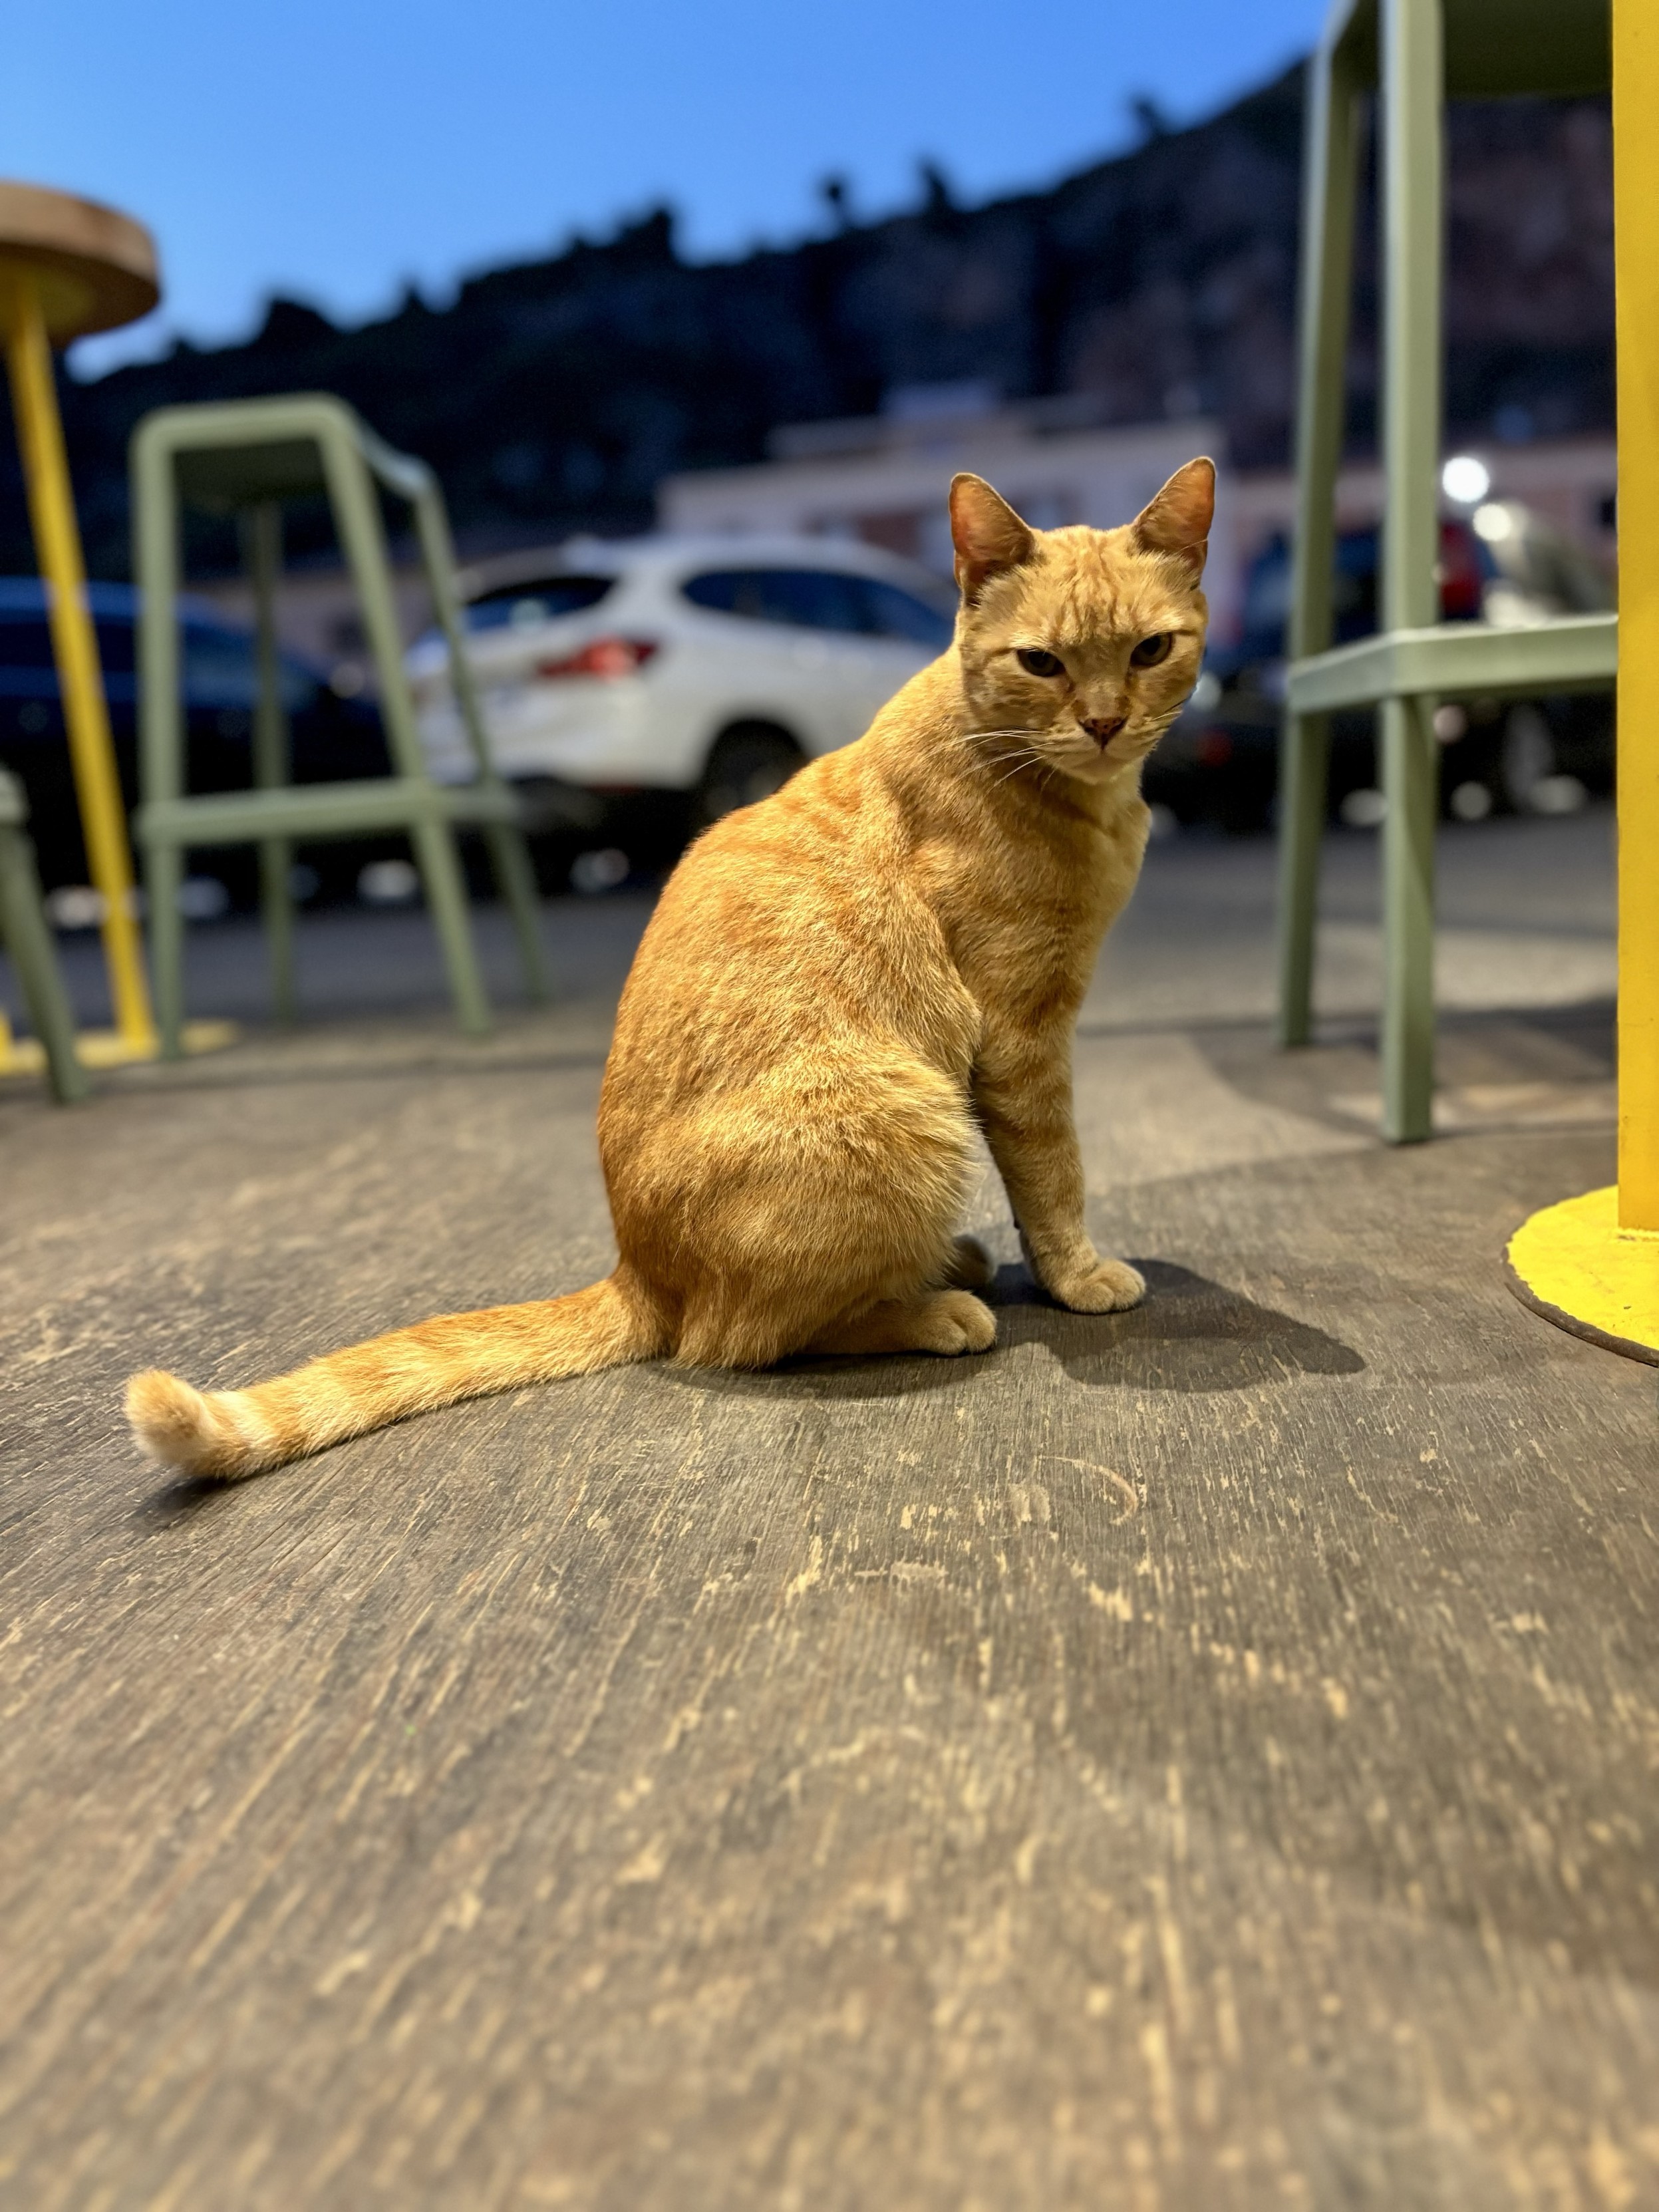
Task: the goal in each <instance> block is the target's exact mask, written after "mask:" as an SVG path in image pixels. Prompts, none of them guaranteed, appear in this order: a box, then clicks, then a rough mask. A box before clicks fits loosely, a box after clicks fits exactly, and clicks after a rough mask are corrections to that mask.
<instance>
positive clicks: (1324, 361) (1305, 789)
mask: <svg viewBox="0 0 1659 2212" xmlns="http://www.w3.org/2000/svg"><path fill="white" fill-rule="evenodd" d="M1359 100H1360V83H1359V78H1358V70H1357V66H1356V64H1355V61H1354V57H1353V52H1352V45H1351V44H1344V43H1338V44H1336V45H1334V46H1333V45H1331V44H1329V43H1327V44H1325V45H1322V46H1321V48H1320V50H1319V52H1318V53H1317V54H1316V56H1315V58H1314V60H1313V62H1312V64H1310V73H1309V107H1308V126H1307V142H1306V143H1307V154H1306V163H1305V167H1304V175H1303V185H1302V253H1303V260H1302V299H1301V305H1300V322H1299V331H1298V355H1299V359H1298V364H1297V459H1296V473H1297V513H1296V534H1295V538H1294V541H1293V545H1292V558H1291V607H1290V619H1289V623H1288V626H1287V635H1286V640H1285V644H1286V649H1287V652H1288V653H1289V656H1290V658H1291V659H1292V660H1301V659H1306V658H1307V656H1308V655H1309V654H1310V653H1322V652H1323V651H1324V649H1325V647H1327V646H1328V645H1329V643H1330V642H1331V580H1332V568H1333V564H1334V560H1335V556H1336V473H1337V467H1338V464H1339V462H1340V458H1341V451H1342V422H1343V396H1344V392H1343V387H1344V370H1345V368H1346V358H1347V348H1348V325H1349V317H1350V300H1351V295H1352V283H1353V235H1354V210H1355V205H1356V201H1357V196H1358V175H1359V171H1358V160H1359V143H1360V132H1359V114H1360V107H1359ZM1328 754H1329V723H1328V721H1327V720H1325V719H1324V718H1323V717H1319V718H1317V719H1316V718H1311V717H1308V718H1304V717H1301V716H1297V715H1291V714H1287V715H1286V716H1285V726H1284V732H1283V734H1282V737H1281V740H1280V750H1279V1042H1280V1043H1281V1044H1284V1045H1302V1044H1306V1043H1307V1042H1308V1040H1309V1037H1310V1035H1311V1033H1312V1022H1313V969H1314V932H1315V927H1316V920H1317V904H1318V890H1319V847H1320V840H1321V838H1322V836H1323V834H1324V829H1325V793H1326V766H1327V761H1328Z"/></svg>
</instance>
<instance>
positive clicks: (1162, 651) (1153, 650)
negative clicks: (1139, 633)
mask: <svg viewBox="0 0 1659 2212" xmlns="http://www.w3.org/2000/svg"><path fill="white" fill-rule="evenodd" d="M1174 645H1175V635H1174V633H1173V632H1172V631H1170V630H1164V631H1163V632H1161V633H1160V634H1159V635H1158V636H1157V637H1143V638H1142V639H1141V641H1140V642H1139V645H1138V646H1136V647H1135V649H1134V651H1133V653H1131V654H1130V655H1129V659H1130V663H1131V665H1133V667H1136V668H1156V667H1157V666H1158V662H1159V661H1160V660H1167V659H1169V657H1170V652H1171V651H1172V649H1173V647H1174Z"/></svg>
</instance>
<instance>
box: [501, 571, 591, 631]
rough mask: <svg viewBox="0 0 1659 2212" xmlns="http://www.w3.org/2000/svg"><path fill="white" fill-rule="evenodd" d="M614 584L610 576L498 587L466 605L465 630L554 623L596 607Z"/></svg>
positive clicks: (547, 578)
mask: <svg viewBox="0 0 1659 2212" xmlns="http://www.w3.org/2000/svg"><path fill="white" fill-rule="evenodd" d="M616 584H617V579H616V578H615V577H614V576H542V577H538V578H536V579H534V580H532V581H531V582H528V583H520V584H502V585H501V586H498V587H497V589H496V590H495V591H493V592H480V594H479V595H478V597H477V599H471V600H469V601H468V602H467V605H466V607H465V623H466V626H467V628H468V629H470V630H481V629H523V628H527V627H528V626H529V625H530V624H531V623H544V622H555V621H556V620H557V619H558V617H560V616H561V615H579V614H583V613H585V612H586V610H587V609H588V608H589V607H596V606H598V605H599V601H600V600H601V599H604V598H605V596H606V594H607V593H608V592H611V591H614V590H615V588H616Z"/></svg>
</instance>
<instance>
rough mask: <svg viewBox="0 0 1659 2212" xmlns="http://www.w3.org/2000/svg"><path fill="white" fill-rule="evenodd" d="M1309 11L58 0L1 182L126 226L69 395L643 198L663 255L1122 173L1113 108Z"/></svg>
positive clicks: (718, 2) (1125, 139)
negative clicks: (82, 385) (131, 241)
mask: <svg viewBox="0 0 1659 2212" xmlns="http://www.w3.org/2000/svg"><path fill="white" fill-rule="evenodd" d="M1322 12H1323V10H1322V6H1321V5H1320V4H1318V0H1174V3H1173V4H1171V0H1164V4H1156V0H1152V4H1148V0H1137V4H1133V5H1132V4H1129V0H949V4H947V0H817V4H811V5H807V4H803V0H695V4H693V0H654V4H653V0H582V4H580V5H569V4H566V0H555V4H546V5H543V6H540V7H531V6H526V5H523V4H508V0H441V4H440V0H395V4H394V0H283V4H282V5H280V6H273V5H270V4H266V0H238V4H236V5H234V6H230V5H227V4H226V0H212V4H209V0H56V4H55V5H52V6H50V7H40V6H34V7H26V6H25V5H23V4H22V0H10V4H9V5H8V6H7V7H6V8H5V9H3V12H0V24H3V40H4V52H5V63H4V67H3V70H0V175H3V176H9V177H15V178H21V179H27V180H29V181H31V182H36V183H40V184H52V185H63V186H65V187H67V188H69V189H70V190H72V191H81V192H84V193H86V194H87V195H88V197H92V198H95V199H104V200H108V201H111V202H112V203H113V204H115V205H117V206H118V207H121V208H123V209H125V210H127V211H128V212H129V213H131V214H133V215H136V216H139V217H141V218H142V219H143V221H144V222H148V223H149V225H150V227H151V228H153V229H154V230H155V234H156V235H157V238H158V240H159V241H160V244H161V253H162V258H163V266H164V275H165V280H166V285H167V297H166V300H165V302H164V305H163V307H162V309H161V313H160V315H159V316H158V317H157V318H155V319H153V322H152V325H141V326H137V327H136V328H135V329H134V330H132V331H129V332H125V333H122V334H120V335H118V336H116V337H110V338H106V339H100V340H95V341H93V342H92V344H91V346H89V347H83V348H82V350H81V355H80V356H79V357H78V359H77V363H76V365H77V368H80V370H81V372H82V374H85V373H88V372H89V371H92V370H94V369H95V368H100V367H102V366H104V365H106V364H107V363H108V362H112V360H114V359H117V358H121V357H125V356H130V355H131V354H134V353H144V352H153V351H155V350H156V349H158V347H159V346H160V345H161V344H162V343H165V342H166V341H167V339H168V338H170V337H171V334H172V333H173V331H183V332H184V333H185V334H186V335H187V336H189V337H191V338H193V339H195V340H196V341H197V343H212V342H216V341H223V340H225V339H228V338H232V337H240V336H243V335H245V334H246V332H247V331H249V330H250V329H252V327H253V325H254V324H255V323H256V322H257V319H258V312H259V308H260V305H261V303H262V302H263V301H264V299H265V297H266V296H267V295H269V294H270V292H271V291H273V290H278V291H284V292H288V293H290V294H292V295H295V296H297V297H300V298H302V299H307V300H311V301H314V302H315V303H316V304H318V305H319V306H320V307H325V308H326V309H327V310H328V311H329V312H330V313H333V314H334V315H336V316H337V317H343V318H347V319H362V318H364V317H367V316H368V315H371V314H374V313H377V312H380V311H381V310H383V309H385V308H386V307H388V306H389V305H390V304H391V303H392V301H393V300H394V299H395V298H396V297H397V295H398V292H399V291H400V289H401V288H402V286H403V285H404V283H405V282H413V283H416V284H418V285H419V286H420V287H421V289H422V290H423V291H424V292H426V293H427V294H428V296H429V297H431V298H433V299H435V300H438V299H441V298H443V297H444V296H446V295H447V292H448V291H449V289H452V288H453V284H454V282H455V280H456V278H457V277H458V276H461V275H464V274H465V273H466V272H468V271H470V270H477V269H481V268H486V267H489V266H490V265H492V264H496V263H499V262H501V261H504V260H508V259H513V258H523V257H526V256H530V255H534V254H538V253H544V252H548V251H549V250H550V249H551V248H552V247H554V246H556V245H558V244H560V243H562V241H563V240H565V239H566V238H567V237H568V235H569V234H570V233H571V232H572V231H574V230H586V231H587V232H588V233H589V234H592V235H600V234H604V233H605V232H606V231H608V230H609V229H610V228H611V227H613V226H614V224H615V223H616V222H617V220H618V219H619V218H621V217H623V216H626V215H628V214H629V213H630V212H636V211H637V210H641V208H643V207H645V206H647V205H648V204H652V203H653V202H655V201H657V200H661V199H666V200H669V201H671V202H672V203H673V204H674V206H675V207H676V209H677V210H678V212H679V216H680V222H681V228H680V232H679V236H680V241H681V250H682V251H683V252H690V253H691V254H693V255H696V256H698V257H709V256H723V255H726V254H731V253H735V252H742V251H743V250H744V248H746V247H747V246H750V245H753V244H755V243H757V242H758V241H761V240H789V239H793V238H797V237H799V236H800V235H802V234H804V233H805V232H807V231H809V230H811V229H812V228H816V227H818V226H819V225H821V223H822V222H823V209H822V206H821V204H819V202H818V200H817V182H818V179H821V178H822V177H823V175H824V174H825V173H828V172H829V171H831V170H836V171H840V172H842V173H844V174H845V175H846V176H847V177H848V179H849V180H850V183H851V186H852V192H853V204H854V209H855V210H856V211H857V212H858V213H859V214H860V215H864V216H870V215H880V214H885V213H888V212H890V211H891V210H894V209H896V208H898V207H902V206H904V205H907V204H913V203H914V202H915V199H916V197H917V195H918V187H917V184H916V164H917V162H918V161H919V160H921V159H922V158H924V157H926V158H931V159H933V160H934V161H938V162H939V164H940V165H941V166H942V167H943V168H944V170H945V173H946V174H947V175H948V176H949V177H950V179H951V181H952V184H953V185H954V186H955V188H956V190H957V192H958V194H959V196H961V197H964V198H969V199H981V198H983V197H987V196H989V195H991V194H993V193H995V192H998V191H1005V190H1007V189H1009V188H1018V187H1019V186H1023V185H1041V184H1045V183H1048V182H1049V181H1051V180H1052V179H1054V178H1056V177H1058V176H1060V175H1061V174H1063V173H1065V172H1066V170H1068V169H1073V168H1076V167H1080V166H1082V165H1083V164H1084V163H1085V162H1087V161H1091V160H1095V159H1098V158H1099V157H1100V156H1101V155H1103V154H1105V153H1108V152H1110V151H1115V150H1117V149H1121V148H1122V147H1124V146H1125V145H1127V143H1130V140H1131V137H1132V136H1133V132H1132V127H1131V125H1130V122H1129V118H1128V109H1127V103H1128V101H1129V100H1130V99H1131V98H1132V97H1133V95H1135V94H1143V93H1144V94H1149V95H1151V97H1152V98H1153V99H1154V100H1157V101H1158V104H1159V106H1161V107H1162V108H1164V110H1165V111H1166V112H1168V113H1169V114H1170V115H1171V116H1172V117H1174V118H1177V119H1180V120H1188V119H1190V118H1195V117H1197V116H1200V115H1202V114H1204V113H1206V112H1209V111H1210V110H1211V109H1212V108H1214V107H1216V106H1219V105H1220V104H1221V103H1222V102H1223V101H1225V100H1227V99H1228V98H1229V97H1230V96H1231V94H1234V93H1236V92H1238V91H1241V90H1243V88H1246V87H1247V86H1249V85H1250V84H1252V83H1255V82H1259V81H1261V79H1263V78H1265V77H1266V76H1268V75H1270V74H1271V73H1273V71H1275V70H1278V69H1279V68H1281V67H1282V66H1283V65H1284V64H1285V63H1286V62H1287V61H1289V60H1290V59H1291V58H1292V57H1294V56H1295V55H1296V54H1297V53H1298V52H1303V51H1304V50H1305V49H1306V47H1307V46H1309V45H1310V43H1311V41H1312V40H1313V38H1314V36H1315V34H1316V30H1317V27H1318V24H1319V21H1320V18H1321V15H1322Z"/></svg>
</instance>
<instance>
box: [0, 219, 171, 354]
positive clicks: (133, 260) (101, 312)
mask: <svg viewBox="0 0 1659 2212" xmlns="http://www.w3.org/2000/svg"><path fill="white" fill-rule="evenodd" d="M8 267H10V268H14V269H17V268H27V270H30V271H31V272H32V273H33V277H34V280H35V283H36V285H37V286H38V287H39V289H40V306H41V310H42V312H43V313H44V314H45V317H46V334H47V336H48V337H50V338H51V340H52V343H53V344H54V345H67V344H68V343H69V342H70V339H71V338H83V337H87V336H88V335H89V333H90V332H92V331H112V330H114V329H116V328H117V327H118V325H120V324H122V323H132V322H137V319H138V318H139V316H140V315H147V314H148V313H149V311H150V309H151V308H152V307H154V306H155V303H156V301H158V300H159V299H160V298H161V276H160V271H159V270H158V269H157V267H156V263H155V240H154V239H153V238H152V237H151V236H150V234H149V232H148V231H147V230H146V229H145V228H144V226H143V223H141V222H134V221H133V220H132V217H131V216H126V215H119V214H118V213H117V212H116V210H115V209H113V208H107V207H101V206H100V204H99V203H98V202H97V201H96V200H82V199H77V198H76V197H75V195H74V193H72V192H55V191H48V190H47V189H46V186H45V185H15V184H7V183H3V182H0V269H5V268H8Z"/></svg>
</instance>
